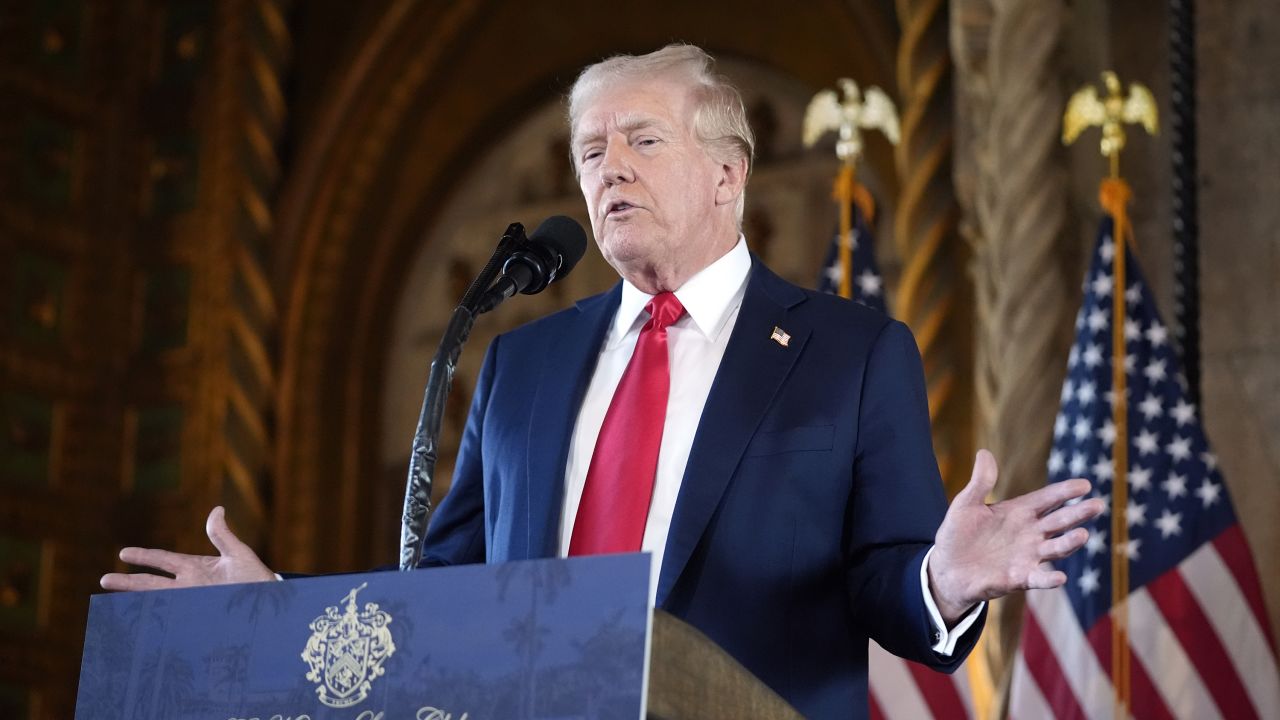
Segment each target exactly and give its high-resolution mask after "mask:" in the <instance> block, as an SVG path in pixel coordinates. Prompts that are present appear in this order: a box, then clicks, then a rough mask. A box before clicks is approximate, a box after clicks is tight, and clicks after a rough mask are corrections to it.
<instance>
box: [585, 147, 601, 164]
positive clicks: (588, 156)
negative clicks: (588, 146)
mask: <svg viewBox="0 0 1280 720" xmlns="http://www.w3.org/2000/svg"><path fill="white" fill-rule="evenodd" d="M600 155H601V152H600V151H599V150H588V151H586V152H584V153H582V162H587V161H588V160H594V159H596V158H598V157H600Z"/></svg>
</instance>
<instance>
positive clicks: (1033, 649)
mask: <svg viewBox="0 0 1280 720" xmlns="http://www.w3.org/2000/svg"><path fill="white" fill-rule="evenodd" d="M1069 633H1070V631H1066V632H1062V633H1060V634H1063V635H1066V634H1069ZM1022 643H1023V647H1024V648H1025V652H1024V653H1023V657H1024V660H1025V664H1026V668H1027V670H1028V672H1030V674H1031V678H1032V679H1034V681H1035V683H1034V684H1036V685H1038V686H1039V688H1040V694H1041V695H1042V696H1043V699H1044V700H1046V701H1047V702H1048V703H1049V704H1050V705H1052V706H1053V709H1054V715H1055V716H1056V717H1057V718H1059V720H1075V719H1076V718H1079V719H1080V720H1085V718H1086V717H1087V716H1086V715H1085V713H1084V709H1083V708H1081V707H1080V703H1079V702H1077V696H1076V694H1075V692H1074V691H1073V689H1072V688H1071V687H1070V685H1068V683H1067V677H1068V674H1067V673H1065V672H1063V668H1062V666H1061V665H1059V664H1058V657H1057V656H1056V655H1054V653H1053V646H1052V644H1051V643H1050V642H1049V640H1048V638H1046V637H1045V635H1044V631H1043V630H1042V629H1041V628H1040V623H1039V622H1037V621H1036V616H1035V613H1027V614H1026V616H1025V622H1024V623H1023V625H1022Z"/></svg>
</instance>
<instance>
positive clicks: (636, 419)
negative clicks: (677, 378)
mask: <svg viewBox="0 0 1280 720" xmlns="http://www.w3.org/2000/svg"><path fill="white" fill-rule="evenodd" d="M645 309H646V310H648V311H649V315H650V317H649V322H647V323H645V324H644V327H643V328H641V329H640V338H639V339H638V340H636V349H635V352H633V353H632V355H631V361H630V362H629V363H628V364H627V369H626V371H625V372H623V373H622V380H620V381H619V382H618V389H617V390H614V392H613V400H612V401H610V403H609V411H608V412H606V413H605V416H604V424H602V425H601V426H600V437H599V438H597V439H596V449H595V452H593V453H592V455H591V465H590V467H588V468H587V482H586V486H585V487H584V488H583V490H582V502H581V504H579V505H578V517H577V519H576V520H575V521H574V523H573V537H572V538H571V539H570V540H569V554H570V555H598V554H602V553H621V552H636V551H638V550H639V549H640V544H641V542H643V541H644V526H645V522H646V521H647V520H648V518H649V501H650V500H652V499H653V478H654V475H655V474H656V473H657V470H658V450H659V448H660V447H661V446H662V426H663V425H664V424H665V423H666V418H667V395H668V393H669V391H670V387H671V361H670V359H669V357H668V354H667V326H668V325H670V324H671V323H673V322H675V321H676V320H678V319H680V316H682V315H684V306H682V305H681V304H680V301H679V300H677V299H676V296H675V295H672V294H671V293H669V292H664V293H658V294H657V295H655V296H654V297H653V299H652V300H650V301H649V304H648V305H646V306H645Z"/></svg>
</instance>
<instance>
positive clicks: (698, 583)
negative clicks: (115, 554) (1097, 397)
mask: <svg viewBox="0 0 1280 720" xmlns="http://www.w3.org/2000/svg"><path fill="white" fill-rule="evenodd" d="M712 70H713V61H712V60H711V58H710V57H709V56H708V55H706V53H704V52H703V51H701V50H699V49H697V48H694V47H691V46H683V45H677V46H670V47H667V48H664V49H662V50H660V51H657V52H655V53H650V54H649V55H644V56H639V57H631V56H620V57H616V58H611V59H609V60H606V61H604V62H602V63H599V64H597V65H594V66H591V67H590V68H588V69H587V70H585V71H584V72H583V74H582V75H581V76H580V77H579V79H578V82H577V83H576V84H575V86H574V89H573V91H572V94H571V96H570V123H571V129H572V138H571V147H572V152H573V159H574V166H575V169H576V171H577V174H578V177H579V181H580V184H581V188H582V192H583V196H584V198H585V199H586V202H587V208H588V212H589V214H590V217H591V225H592V231H593V234H594V235H595V238H596V241H597V243H598V245H599V247H600V251H601V253H602V254H603V256H604V258H605V259H606V260H607V261H608V262H609V264H610V265H611V266H613V268H614V269H615V270H617V271H618V273H619V275H620V276H621V278H622V280H621V282H620V283H619V284H618V285H617V286H616V287H615V288H614V289H613V290H611V291H610V292H608V293H605V294H603V295H600V296H596V297H593V298H589V299H587V300H584V301H582V302H579V303H578V304H577V305H576V306H575V307H573V308H570V309H567V310H564V311H562V312H560V313H557V314H555V315H552V316H549V317H547V318H544V319H542V320H539V321H537V322H534V323H531V324H530V325H527V326H525V327H523V328H520V329H517V330H515V331H513V332H511V333H507V334H505V335H502V336H500V337H499V338H497V339H496V340H495V341H494V342H493V344H492V345H491V346H490V348H489V352H488V355H487V356H486V359H485V363H484V369H483V370H482V372H481V376H480V379H479V381H478V383H477V390H476V394H475V397H474V399H473V403H472V408H471V415H470V417H469V419H468V422H467V427H466V430H465V432H464V438H463V442H462V446H461V448H460V452H459V460H458V463H457V469H456V471H455V476H454V484H453V487H452V489H451V491H450V493H449V496H448V497H447V498H446V500H445V501H444V502H443V503H442V504H441V506H440V508H439V510H438V511H437V513H436V515H435V517H434V518H433V520H432V523H431V527H430V530H429V532H428V535H427V538H426V544H425V552H424V564H427V565H447V564H460V563H474V562H504V561H508V560H519V559H525V558H537V557H550V556H557V555H560V556H564V555H579V554H592V553H600V552H626V551H636V550H646V551H649V552H651V553H653V555H654V558H655V570H656V572H655V584H654V587H653V588H652V594H653V597H654V601H655V604H656V605H657V606H658V607H662V608H664V609H666V610H668V611H669V612H671V613H672V614H674V615H676V616H678V617H681V618H683V619H685V620H686V621H688V622H690V623H691V624H693V625H694V626H696V627H698V628H699V629H701V630H702V631H703V632H704V633H706V634H707V635H708V636H709V637H710V638H711V639H712V640H714V641H716V642H717V643H719V644H720V645H721V646H722V647H724V648H725V649H726V650H727V651H728V652H729V653H731V654H732V655H734V656H735V657H736V658H737V659H738V660H739V661H741V662H742V663H743V664H744V665H745V666H746V667H747V668H748V669H749V670H751V671H752V672H753V673H755V674H756V675H757V676H758V677H760V678H761V679H762V680H764V681H765V682H766V683H768V684H769V685H770V686H771V687H773V688H774V689H775V690H777V691H778V692H779V694H781V695H782V696H783V697H784V698H786V699H787V700H788V701H790V702H791V703H792V704H793V705H795V706H796V708H797V709H798V710H800V711H801V712H802V713H804V714H805V715H807V716H809V717H850V716H855V717H858V716H863V715H865V714H866V712H867V686H866V683H867V672H866V670H867V667H866V666H867V638H868V637H870V638H873V639H875V640H876V641H877V642H879V643H880V644H881V645H882V646H884V647H885V648H886V649H888V650H890V651H891V652H894V653H896V654H898V655H901V656H903V657H906V658H909V659H912V660H916V661H919V662H922V663H925V664H928V665H931V666H933V667H937V668H940V669H944V670H951V669H954V668H955V667H956V666H958V665H959V663H960V662H961V661H962V660H963V658H964V656H965V654H966V653H967V652H968V651H969V649H970V648H971V647H972V646H973V643H974V642H975V641H976V638H977V636H978V634H979V631H980V628H981V622H982V618H983V614H984V610H985V601H986V600H988V599H991V598H993V597H998V596H1000V595H1003V594H1005V593H1008V592H1010V591H1013V590H1018V589H1027V588H1038V587H1055V586H1057V585H1060V584H1061V583H1062V582H1064V581H1065V577H1064V576H1063V575H1062V574H1061V573H1059V572H1056V571H1054V570H1053V569H1052V567H1051V566H1050V565H1048V561H1050V560H1053V559H1056V558H1060V557H1063V556H1065V555H1067V554H1069V553H1071V552H1073V551H1075V550H1076V549H1078V548H1079V547H1080V546H1082V545H1083V544H1084V542H1085V540H1086V538H1087V532H1086V531H1085V530H1083V529H1080V528H1076V527H1075V526H1077V525H1079V524H1080V523H1082V522H1084V521H1086V520H1088V519H1089V518H1092V517H1093V516H1095V515H1097V514H1098V513H1099V512H1101V510H1102V505H1101V502H1100V501H1098V500H1096V499H1095V500H1089V501H1084V502H1079V503H1074V504H1069V505H1065V506H1064V503H1067V502H1068V501H1072V500H1075V499H1076V498H1079V497H1081V496H1083V495H1084V494H1086V493H1087V492H1088V489H1089V486H1088V483H1087V482H1086V481H1083V480H1080V481H1073V482H1069V483H1058V484H1055V485H1053V486H1051V487H1047V488H1044V489H1041V490H1039V491H1036V492H1034V493H1031V494H1028V495H1026V496H1023V497H1020V498H1015V499H1013V500H1010V501H1006V502H1004V503H998V504H996V505H991V506H988V505H986V504H985V503H984V498H985V497H986V495H987V494H988V492H990V490H991V488H992V487H993V486H994V483H995V479H996V477H995V476H996V471H995V465H994V461H993V460H992V459H991V457H990V455H989V454H988V453H985V452H983V453H979V456H978V459H977V461H976V463H975V468H974V475H973V479H972V481H971V482H970V484H969V485H968V486H967V487H966V488H965V489H964V490H963V491H962V492H961V493H960V495H958V496H957V498H956V499H955V501H954V502H953V504H952V506H951V508H950V509H947V508H946V504H945V500H944V498H943V495H942V486H941V481H940V479H939V477H938V472H937V466H936V462H935V460H934V456H933V452H932V447H931V444H930V432H929V420H928V407H927V401H926V398H925V390H924V383H923V372H922V369H921V364H920V358H919V354H918V351H917V349H916V347H915V343H914V340H913V339H912V337H911V335H910V332H909V331H908V330H907V329H906V328H905V326H903V325H902V324H901V323H898V322H896V321H893V320H890V319H888V318H886V317H884V316H883V315H880V314H878V313H875V312H873V311H870V310H867V309H865V308H862V307H860V306H857V305H854V304H852V303H849V302H847V301H844V300H841V299H838V298H834V297H831V296H828V295H822V294H818V293H815V292H812V291H809V290H804V289H801V288H798V287H796V286H793V285H791V284H789V283H787V282H785V281H783V280H782V279H780V278H778V277H777V276H776V275H774V274H773V273H772V272H770V271H769V270H768V269H767V268H766V267H764V266H763V265H762V264H761V263H760V262H759V260H758V259H756V258H754V257H752V256H751V255H750V253H749V252H748V251H747V249H746V245H745V240H744V238H743V237H742V235H741V233H740V222H741V215H742V205H743V198H744V189H745V186H746V183H747V178H748V176H749V173H750V164H751V155H752V146H753V139H752V136H751V131H750V128H749V127H748V125H747V123H746V118H745V112H744V110H743V106H742V101H741V98H740V97H739V96H738V94H737V91H736V90H734V89H733V88H732V87H730V86H728V85H727V84H725V83H724V82H723V81H722V80H721V79H720V78H719V77H717V76H716V75H714V73H713V72H712ZM1060 506H1061V507H1060ZM944 511H945V517H944ZM209 528H210V538H211V540H213V541H214V544H215V546H217V547H218V549H219V551H220V553H221V557H219V558H195V557H192V556H183V555H176V554H173V553H166V552H165V551H159V550H141V549H136V548H127V549H126V550H124V551H122V553H121V557H122V558H123V559H125V560H126V561H128V562H133V563H136V564H144V565H151V566H154V567H159V568H161V569H164V570H167V571H169V572H171V573H173V574H174V576H175V577H174V578H173V579H168V578H161V577H158V576H154V575H132V576H125V575H114V574H113V575H108V576H106V577H104V578H103V586H104V587H108V588H113V589H142V588H146V587H163V586H173V585H175V584H192V583H202V582H219V581H221V582H226V581H245V580H265V579H269V578H271V577H272V574H271V572H270V570H268V569H267V568H266V567H265V566H263V565H262V563H261V562H260V561H258V560H257V557H256V556H255V555H253V553H252V551H250V550H249V549H248V548H246V547H244V546H243V544H241V543H239V541H238V540H236V539H235V538H234V536H233V535H231V534H230V532H229V531H228V530H227V529H226V526H225V522H224V521H223V519H222V515H221V511H220V510H217V509H215V511H214V513H213V514H211V516H210V521H209ZM1072 528H1075V529H1072Z"/></svg>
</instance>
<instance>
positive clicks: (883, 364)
mask: <svg viewBox="0 0 1280 720" xmlns="http://www.w3.org/2000/svg"><path fill="white" fill-rule="evenodd" d="M620 295H621V286H620V285H619V286H616V287H614V289H613V290H611V291H610V292H607V293H604V294H602V295H597V296H595V297H592V298H588V299H586V300H583V301H581V302H579V303H578V304H577V305H576V306H575V307H573V308H570V309H567V310H564V311H561V312H559V313H556V314H554V315H551V316H548V317H546V318H543V319H541V320H538V321H536V322H533V323H531V324H529V325H526V326H523V327H521V328H519V329H517V330H514V331H512V332H510V333H507V334H504V335H501V336H499V337H498V338H496V339H495V340H494V341H493V343H492V345H490V347H489V351H488V355H487V356H486V358H485V361H484V368H483V370H482V371H481V374H480V378H479V380H478V382H477V385H476V392H475V396H474V401H473V403H472V406H471V414H470V417H469V419H468V421H467V427H466V430H465V431H464V436H463V440H462V445H461V448H460V450H459V455H458V462H457V466H456V469H455V472H454V480H453V486H452V489H451V490H450V492H449V495H448V496H447V497H446V499H445V500H444V502H442V503H441V505H440V507H439V509H438V511H437V512H436V513H435V516H434V517H433V518H432V522H431V526H430V529H429V531H428V533H427V538H426V543H425V552H424V564H428V565H450V564H460V563H473V562H485V561H487V562H505V561H508V560H522V559H527V558H544V557H554V556H555V555H556V554H557V551H558V544H559V523H560V514H561V508H562V504H563V492H564V490H563V487H564V473H565V463H566V459H567V457H568V452H569V440H570V436H571V434H572V432H573V427H574V423H575V422H576V419H577V414H578V408H579V406H580V404H581V402H582V398H583V396H584V394H585V393H586V389H587V385H588V383H589V381H590V378H591V376H592V373H593V371H594V368H595V362H596V359H597V357H598V356H599V352H600V348H601V346H602V344H603V342H604V338H605V335H606V332H607V330H608V327H609V323H610V321H611V320H612V318H613V316H614V313H615V311H616V309H617V307H618V302H619V298H620ZM775 326H776V327H778V328H781V329H782V330H784V331H786V332H787V333H789V334H790V335H791V340H790V343H789V345H788V346H786V347H784V346H782V345H780V344H779V343H777V342H775V341H773V340H771V339H770V335H771V333H772V331H773V329H774V327H775ZM945 509H946V501H945V498H944V496H943V492H942V483H941V480H940V478H939V476H938V469H937V463H936V461H935V459H934V455H933V447H932V441H931V436H930V428H929V412H928V403H927V400H926V397H925V386H924V376H923V370H922V367H921V362H920V355H919V351H918V350H917V349H916V345H915V341H914V339H913V338H912V336H911V333H910V331H909V330H907V328H906V326H905V325H903V324H902V323H900V322H897V321H895V320H891V319H889V318H887V317H885V316H884V315H882V314H880V313H878V312H875V311H872V310H868V309H866V308H864V307H862V306H860V305H855V304H854V303H851V302H849V301H847V300H843V299H840V298H837V297H834V296H831V295H825V294H820V293H817V292H813V291H810V290H805V289H802V288H799V287H796V286H794V285H792V284H790V283H788V282H786V281H784V280H782V279H781V278H779V277H778V276H776V275H774V274H773V273H772V272H771V271H769V270H768V269H767V268H766V267H764V266H763V265H762V264H761V263H760V262H759V260H758V259H755V258H754V257H753V259H752V269H751V275H750V279H749V281H748V283H747V289H746V295H745V297H744V298H743V302H742V309H741V311H740V313H739V315H738V319H737V324H736V325H735V326H734V329H733V334H732V335H731V337H730V339H729V344H728V347H727V349H726V350H725V353H724V359H723V360H722V361H721V363H720V368H719V370H718V373H717V375H716V377H715V381H714V383H713V384H712V387H711V393H710V395H709V396H708V398H707V404H706V406H705V408H704V410H703V413H702V419H701V422H700V424H699V427H698V431H697V435H696V437H695V439H694V442H693V448H692V451H691V453H690V455H689V462H688V465H687V467H686V470H685V475H684V479H683V482H682V485H681V488H680V495H679V499H678V501H677V503H676V509H675V515H674V518H673V519H672V524H671V531H670V535H669V536H668V539H667V546H666V556H665V559H664V561H663V565H662V569H661V573H660V576H659V583H658V594H657V605H658V606H659V607H661V608H664V609H665V610H667V611H668V612H670V613H672V614H673V615H675V616H677V617H680V618H682V619H684V620H685V621H686V622H689V623H691V624H692V625H694V626H695V627H697V628H699V629H700V630H701V631H702V632H703V633H705V634H706V635H707V636H709V637H710V638H711V639H712V640H714V641H715V642H717V643H719V644H720V646H721V647H723V648H724V649H725V650H726V651H728V652H729V653H730V654H731V655H733V656H734V657H736V658H737V659H738V660H739V661H740V662H741V663H742V664H743V665H744V666H746V667H747V669H748V670H750V671H751V672H753V673H755V675H756V676H757V677H759V678H760V679H761V680H763V681H764V682H765V683H767V684H768V685H770V686H771V687H772V688H773V689H774V690H776V691H777V692H778V693H779V694H780V695H782V696H783V697H784V698H786V699H787V700H788V701H789V702H791V703H792V704H793V705H794V706H795V707H796V708H797V709H798V710H799V711H800V712H802V713H803V714H805V715H806V716H807V717H814V718H828V717H831V718H835V717H842V718H849V717H854V718H857V717H865V716H866V714H867V638H868V637H870V638H874V639H875V640H876V641H877V642H879V643H880V644H881V645H882V646H884V647H885V648H886V649H887V650H889V651H890V652H893V653H895V654H897V655H900V656H902V657H905V658H908V659H911V660H916V661H919V662H923V663H926V664H928V665H931V666H933V667H936V668H939V669H944V670H954V669H955V667H956V666H957V665H959V663H960V661H961V660H962V659H963V658H964V656H965V655H966V654H967V653H968V651H969V649H971V647H972V644H973V642H974V640H975V639H976V638H977V635H978V632H977V631H974V630H971V631H970V632H968V633H966V636H965V642H963V643H962V644H961V646H960V647H958V648H957V651H956V653H955V654H954V655H953V656H951V657H949V658H943V657H940V656H938V655H937V654H936V653H934V652H933V650H932V649H931V647H930V645H931V639H932V635H933V626H932V623H931V622H930V621H929V619H928V612H927V610H926V609H925V605H924V600H923V598H922V596H921V590H920V565H921V562H922V560H923V558H924V554H925V552H926V551H927V550H928V548H929V546H930V544H931V543H932V542H933V536H934V533H935V532H936V530H937V528H938V524H939V523H940V522H941V520H942V515H943V513H944V512H945ZM979 629H980V626H979Z"/></svg>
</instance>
